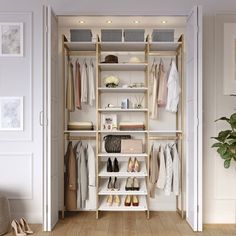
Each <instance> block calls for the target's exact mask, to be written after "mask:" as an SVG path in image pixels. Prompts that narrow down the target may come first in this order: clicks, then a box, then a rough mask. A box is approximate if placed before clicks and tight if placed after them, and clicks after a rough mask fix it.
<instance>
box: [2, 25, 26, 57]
mask: <svg viewBox="0 0 236 236" xmlns="http://www.w3.org/2000/svg"><path fill="white" fill-rule="evenodd" d="M23 45H24V43H23V23H0V56H1V57H23V50H24V49H23Z"/></svg>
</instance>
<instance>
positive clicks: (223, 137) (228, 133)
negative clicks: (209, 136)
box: [214, 130, 232, 143]
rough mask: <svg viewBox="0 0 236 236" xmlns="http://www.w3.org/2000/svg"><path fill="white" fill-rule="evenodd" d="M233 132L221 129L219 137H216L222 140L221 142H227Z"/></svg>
mask: <svg viewBox="0 0 236 236" xmlns="http://www.w3.org/2000/svg"><path fill="white" fill-rule="evenodd" d="M231 133H232V130H224V131H221V132H220V133H219V134H218V137H214V138H215V139H216V140H218V141H220V142H223V143H224V142H225V140H226V138H227V137H228V136H229V135H230V134H231Z"/></svg>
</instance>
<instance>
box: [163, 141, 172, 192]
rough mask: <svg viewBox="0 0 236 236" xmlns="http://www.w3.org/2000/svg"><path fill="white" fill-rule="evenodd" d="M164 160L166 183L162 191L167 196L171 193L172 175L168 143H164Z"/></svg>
mask: <svg viewBox="0 0 236 236" xmlns="http://www.w3.org/2000/svg"><path fill="white" fill-rule="evenodd" d="M165 160H166V183H165V188H164V192H165V195H167V196H169V195H170V193H171V187H172V177H173V162H172V157H171V154H170V148H169V145H166V147H165Z"/></svg>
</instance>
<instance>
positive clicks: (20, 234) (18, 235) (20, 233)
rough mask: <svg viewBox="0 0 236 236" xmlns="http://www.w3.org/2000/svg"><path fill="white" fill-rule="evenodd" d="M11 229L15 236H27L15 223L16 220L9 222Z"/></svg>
mask: <svg viewBox="0 0 236 236" xmlns="http://www.w3.org/2000/svg"><path fill="white" fill-rule="evenodd" d="M11 227H12V230H13V231H14V233H15V235H16V236H25V235H27V234H26V233H25V232H24V231H23V229H22V228H21V225H20V224H19V223H18V222H17V220H13V221H12V222H11Z"/></svg>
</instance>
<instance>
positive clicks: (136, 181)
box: [133, 177, 140, 191]
mask: <svg viewBox="0 0 236 236" xmlns="http://www.w3.org/2000/svg"><path fill="white" fill-rule="evenodd" d="M139 189H140V186H139V181H138V179H137V178H136V177H134V179H133V190H136V191H139Z"/></svg>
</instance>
